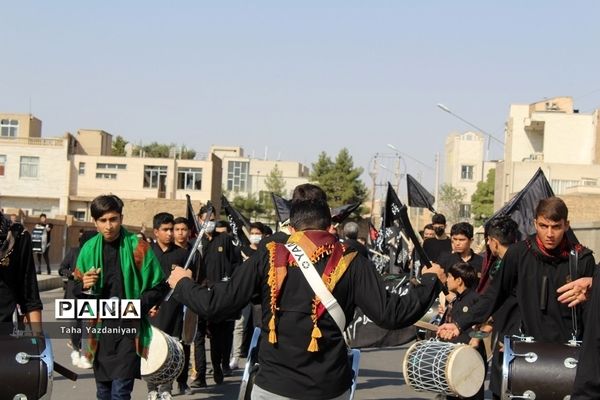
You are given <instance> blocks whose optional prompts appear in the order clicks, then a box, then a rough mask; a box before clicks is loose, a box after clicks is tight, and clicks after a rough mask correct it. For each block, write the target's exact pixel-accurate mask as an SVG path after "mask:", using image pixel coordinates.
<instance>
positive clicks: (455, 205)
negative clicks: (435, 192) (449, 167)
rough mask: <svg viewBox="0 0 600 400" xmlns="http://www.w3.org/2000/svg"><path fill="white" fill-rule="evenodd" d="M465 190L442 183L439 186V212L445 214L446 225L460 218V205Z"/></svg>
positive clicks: (463, 198)
mask: <svg viewBox="0 0 600 400" xmlns="http://www.w3.org/2000/svg"><path fill="white" fill-rule="evenodd" d="M466 194H467V193H466V190H465V189H462V188H456V187H454V186H452V185H449V184H447V183H444V184H443V185H442V186H440V192H439V199H438V203H439V208H438V210H439V212H441V213H442V214H444V215H445V216H446V221H447V222H448V225H452V224H455V223H456V222H458V221H459V219H460V205H461V204H463V202H464V200H465V196H466Z"/></svg>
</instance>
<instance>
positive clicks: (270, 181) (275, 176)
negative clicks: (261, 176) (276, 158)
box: [265, 164, 285, 196]
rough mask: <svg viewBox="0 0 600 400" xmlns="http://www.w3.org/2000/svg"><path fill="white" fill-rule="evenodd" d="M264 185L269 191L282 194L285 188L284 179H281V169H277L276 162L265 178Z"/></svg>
mask: <svg viewBox="0 0 600 400" xmlns="http://www.w3.org/2000/svg"><path fill="white" fill-rule="evenodd" d="M265 186H266V187H267V190H268V191H269V192H273V193H275V194H276V195H279V196H283V195H284V189H285V180H284V179H283V171H281V170H280V169H279V167H278V166H277V164H275V166H274V167H273V169H272V170H271V172H269V175H267V177H266V178H265Z"/></svg>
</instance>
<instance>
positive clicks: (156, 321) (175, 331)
mask: <svg viewBox="0 0 600 400" xmlns="http://www.w3.org/2000/svg"><path fill="white" fill-rule="evenodd" d="M174 222H175V220H174V218H173V214H170V213H167V212H161V213H158V214H156V215H155V216H154V218H153V219H152V228H153V233H154V239H155V241H154V242H153V243H152V244H151V245H150V246H151V247H152V251H153V252H154V255H155V256H156V258H157V259H158V261H159V262H160V266H161V267H162V270H163V273H164V275H165V276H166V277H168V276H169V274H170V273H171V269H172V268H173V266H175V265H178V266H180V267H182V266H184V265H185V261H186V259H187V251H186V250H184V249H182V248H181V247H179V246H177V245H175V244H174V243H173V225H174ZM154 310H155V311H156V315H155V316H154V317H152V318H150V319H149V320H150V323H151V324H152V325H154V326H155V327H157V328H158V329H160V330H161V331H163V332H165V333H166V334H168V335H170V336H173V337H175V338H180V337H181V331H182V325H183V305H182V304H181V303H179V302H178V301H177V300H175V299H174V298H172V297H171V298H170V299H169V300H168V301H166V302H162V303H161V304H160V308H159V307H155V309H154ZM147 386H148V400H157V399H161V400H168V399H170V398H171V391H172V390H173V382H167V383H164V384H161V385H156V384H154V383H152V382H147ZM179 389H181V390H182V391H184V392H185V389H187V383H186V382H183V383H181V382H180V383H179Z"/></svg>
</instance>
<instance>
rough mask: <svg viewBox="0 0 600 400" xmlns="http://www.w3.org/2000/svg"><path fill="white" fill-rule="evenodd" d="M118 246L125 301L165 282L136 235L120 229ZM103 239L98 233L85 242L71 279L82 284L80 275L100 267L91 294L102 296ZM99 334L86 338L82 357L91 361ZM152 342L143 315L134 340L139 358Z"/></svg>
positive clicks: (150, 251)
mask: <svg viewBox="0 0 600 400" xmlns="http://www.w3.org/2000/svg"><path fill="white" fill-rule="evenodd" d="M118 240H120V242H119V257H120V261H121V273H122V274H123V291H124V293H123V294H124V295H125V297H124V298H125V299H139V298H140V297H141V295H142V293H144V292H145V291H146V290H148V289H151V288H153V287H154V286H156V285H158V284H159V283H161V282H163V281H164V280H165V279H166V278H165V276H164V273H163V271H162V268H161V266H160V263H159V261H158V259H157V258H156V256H155V255H154V252H153V251H152V249H151V248H150V245H149V244H148V242H146V241H145V240H139V239H138V237H137V235H135V234H133V233H130V232H128V231H127V230H126V229H125V228H121V235H120V239H118ZM103 242H104V238H103V236H102V235H101V234H100V233H98V234H97V235H96V236H94V237H93V238H91V239H89V240H88V241H87V242H86V243H85V244H84V245H83V247H82V248H81V251H80V252H79V257H78V258H77V268H76V269H75V274H74V275H75V278H76V279H79V280H82V278H83V274H85V273H86V272H87V271H89V270H90V269H92V268H94V267H96V268H97V267H100V268H102V270H101V271H100V278H99V279H98V282H97V283H96V287H95V289H94V290H95V292H96V293H102V288H103V287H104V274H103V273H102V271H103V270H104V263H103V260H102V245H103ZM91 325H92V326H97V327H101V326H102V322H101V321H100V320H99V319H96V320H93V321H91ZM99 336H100V334H99V333H97V334H95V335H90V336H88V340H86V345H85V346H84V347H85V348H84V352H85V355H86V357H87V358H88V359H89V360H90V361H92V360H93V359H94V356H95V354H96V349H97V348H98V338H99ZM151 340H152V330H151V328H150V323H149V322H148V319H147V317H146V315H142V318H141V321H140V329H139V330H138V332H137V337H136V351H137V354H138V355H139V356H141V357H144V358H146V357H147V355H148V346H149V345H150V341H151Z"/></svg>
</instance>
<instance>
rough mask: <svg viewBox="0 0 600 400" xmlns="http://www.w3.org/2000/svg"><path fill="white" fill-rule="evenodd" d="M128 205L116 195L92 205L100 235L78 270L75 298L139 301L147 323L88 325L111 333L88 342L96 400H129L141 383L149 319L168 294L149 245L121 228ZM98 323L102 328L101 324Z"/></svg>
mask: <svg viewBox="0 0 600 400" xmlns="http://www.w3.org/2000/svg"><path fill="white" fill-rule="evenodd" d="M122 210H123V202H122V201H121V199H119V198H118V197H117V196H115V195H101V196H98V197H96V198H95V199H94V200H92V203H91V205H90V212H91V214H92V218H93V219H94V224H95V225H96V229H97V230H98V234H97V235H95V236H94V237H93V238H91V239H89V240H88V241H87V242H86V243H85V244H84V245H83V247H82V248H81V251H80V253H79V257H78V258H77V268H76V269H75V279H76V282H75V283H76V286H75V289H74V291H75V293H76V295H77V296H84V292H82V290H92V291H93V293H94V294H93V297H95V298H99V299H110V298H115V297H116V298H119V299H140V303H141V307H142V310H141V313H142V315H141V318H142V319H121V318H118V319H105V320H103V321H99V322H98V321H97V320H91V321H89V322H90V323H91V324H93V326H95V327H98V328H101V329H104V328H106V329H107V330H110V331H109V332H107V333H102V334H100V333H92V334H89V336H88V337H87V338H86V343H85V345H84V350H85V356H86V358H88V360H90V361H92V362H93V366H94V378H95V379H96V398H97V399H99V400H117V399H119V400H121V399H122V400H127V399H130V398H131V391H132V390H133V384H134V381H135V379H136V378H137V379H139V378H140V357H142V356H145V355H146V354H147V351H148V344H149V337H150V335H151V333H150V326H149V324H148V323H147V321H146V320H145V316H146V314H147V313H149V312H150V310H151V309H152V307H154V306H155V305H157V304H158V303H160V302H161V301H162V299H163V298H164V297H165V295H166V294H167V293H168V287H165V286H166V285H165V283H164V282H165V276H164V273H163V271H162V269H161V266H160V264H159V262H158V260H157V259H156V256H155V255H154V252H153V251H152V250H151V249H150V245H149V244H148V242H146V241H144V240H141V239H139V238H138V237H137V235H136V234H134V233H131V232H128V231H127V230H125V229H124V228H123V227H122V221H123V212H122ZM96 323H98V324H100V325H96Z"/></svg>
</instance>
